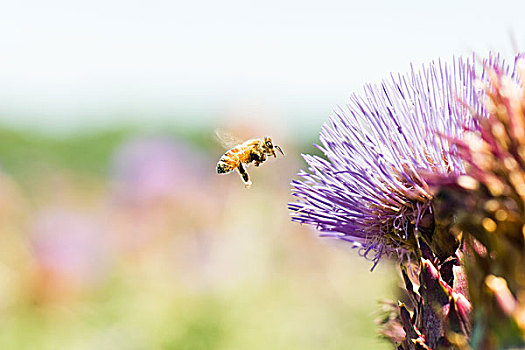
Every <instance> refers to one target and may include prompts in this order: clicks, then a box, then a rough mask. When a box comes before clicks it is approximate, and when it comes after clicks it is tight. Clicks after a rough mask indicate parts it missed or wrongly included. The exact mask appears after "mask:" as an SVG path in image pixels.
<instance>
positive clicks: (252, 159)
mask: <svg viewBox="0 0 525 350" xmlns="http://www.w3.org/2000/svg"><path fill="white" fill-rule="evenodd" d="M215 133H216V135H217V138H218V139H219V141H221V143H222V144H223V145H224V146H225V147H227V148H230V149H229V150H228V151H226V153H224V154H223V155H222V157H221V158H220V159H219V161H218V162H217V174H227V173H229V172H232V171H233V170H235V169H237V171H238V172H239V175H241V179H242V181H243V182H244V186H245V187H246V188H250V186H251V185H252V182H251V181H250V176H249V175H248V172H247V171H246V167H247V166H248V165H250V164H251V163H254V164H255V166H259V165H261V164H262V163H264V161H266V159H267V156H274V157H275V158H277V155H276V154H275V150H276V149H277V150H278V151H279V152H281V154H282V155H283V156H284V152H283V150H282V149H281V147H279V146H277V145H274V144H273V143H272V139H271V138H269V137H265V138H263V139H251V140H248V141H245V142H240V141H238V140H237V139H235V138H234V137H232V136H231V135H228V134H226V133H224V132H222V131H218V130H217V131H216V132H215Z"/></svg>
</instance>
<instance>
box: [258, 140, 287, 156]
mask: <svg viewBox="0 0 525 350" xmlns="http://www.w3.org/2000/svg"><path fill="white" fill-rule="evenodd" d="M263 147H264V149H265V152H266V153H268V154H270V155H272V156H274V157H277V155H276V154H275V149H277V150H279V152H281V154H282V155H284V153H283V150H282V149H281V147H279V146H277V145H274V144H273V143H272V139H271V138H269V137H265V138H264V144H263Z"/></svg>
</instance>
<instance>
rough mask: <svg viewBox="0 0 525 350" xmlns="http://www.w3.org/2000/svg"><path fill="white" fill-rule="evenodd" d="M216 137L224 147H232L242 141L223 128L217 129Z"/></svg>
mask: <svg viewBox="0 0 525 350" xmlns="http://www.w3.org/2000/svg"><path fill="white" fill-rule="evenodd" d="M215 138H216V139H217V141H219V142H220V144H221V145H223V146H224V148H232V147H234V146H237V145H239V144H241V143H242V140H241V139H239V138H237V137H235V136H233V135H232V134H230V133H229V132H227V131H224V130H221V129H216V130H215Z"/></svg>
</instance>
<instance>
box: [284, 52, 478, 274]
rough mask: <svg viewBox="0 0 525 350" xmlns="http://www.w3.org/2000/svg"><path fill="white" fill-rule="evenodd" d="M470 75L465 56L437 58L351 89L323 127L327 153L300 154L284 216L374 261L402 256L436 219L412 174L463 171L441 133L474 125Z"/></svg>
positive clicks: (457, 134) (474, 98)
mask: <svg viewBox="0 0 525 350" xmlns="http://www.w3.org/2000/svg"><path fill="white" fill-rule="evenodd" d="M474 78H475V74H474V68H473V66H472V65H471V64H470V62H469V61H468V60H463V59H455V60H454V61H453V63H452V64H451V65H447V64H445V63H442V62H441V61H438V62H432V63H431V64H430V65H429V66H427V67H425V66H423V67H422V68H421V69H420V70H414V69H413V68H412V70H411V72H410V73H409V74H406V75H397V76H396V75H391V77H390V79H388V80H384V81H383V82H382V83H381V84H380V85H366V86H365V88H364V94H361V95H358V94H353V95H352V96H351V97H350V102H349V103H348V104H347V105H346V108H339V109H338V110H336V111H335V115H334V116H332V117H331V118H330V119H329V121H328V122H327V123H326V124H324V126H323V128H322V131H321V134H320V141H321V146H317V147H318V148H319V149H320V150H321V151H322V152H323V153H324V155H325V157H326V159H324V158H322V157H318V156H313V155H303V157H304V159H305V160H306V162H307V163H308V165H309V171H308V172H305V171H300V172H299V174H298V176H300V177H301V180H298V181H297V180H294V181H293V182H292V186H293V188H292V193H293V195H294V196H296V197H297V198H298V200H297V201H296V202H294V203H290V204H289V209H290V210H291V211H292V213H291V214H292V220H293V221H296V222H299V223H305V224H310V225H313V226H315V227H316V228H317V229H318V230H320V231H321V232H323V233H322V236H324V237H333V238H337V239H340V240H343V241H348V242H350V243H352V244H353V246H354V247H356V248H359V249H360V254H361V255H363V256H365V257H367V258H370V259H371V260H373V261H374V266H375V265H376V264H377V262H378V261H379V259H380V258H381V257H382V256H383V255H387V256H389V255H392V254H393V253H395V254H397V255H398V256H400V257H402V256H405V255H407V254H408V252H410V250H411V247H413V245H414V244H417V242H416V239H417V237H418V236H419V234H420V231H422V230H424V229H426V228H428V229H431V226H432V225H433V224H434V223H433V217H432V208H431V207H430V199H431V198H432V196H431V193H430V191H429V189H428V186H427V184H426V182H425V180H424V179H423V178H422V177H420V176H419V174H420V172H421V171H423V172H427V173H428V172H432V173H440V174H446V173H453V174H459V173H462V172H463V170H464V169H463V164H462V162H461V160H460V159H459V158H457V157H456V156H454V154H453V152H452V151H453V147H454V146H453V145H452V144H449V142H448V141H447V140H448V139H447V138H444V137H442V136H443V135H445V136H447V137H451V138H461V135H462V133H463V131H464V130H465V128H472V127H474V121H473V119H472V117H471V113H470V111H469V110H468V109H467V108H466V107H465V105H468V106H470V107H471V108H474V109H477V110H480V109H481V106H480V103H479V96H478V94H477V92H476V89H475V87H474Z"/></svg>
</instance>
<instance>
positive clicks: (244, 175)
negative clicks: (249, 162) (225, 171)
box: [237, 163, 252, 188]
mask: <svg viewBox="0 0 525 350" xmlns="http://www.w3.org/2000/svg"><path fill="white" fill-rule="evenodd" d="M237 171H238V172H239V174H240V175H241V179H242V181H243V182H244V187H246V188H250V186H251V185H252V182H251V181H250V176H249V175H248V172H247V171H246V169H245V168H244V166H243V165H242V163H239V166H238V167H237Z"/></svg>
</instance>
